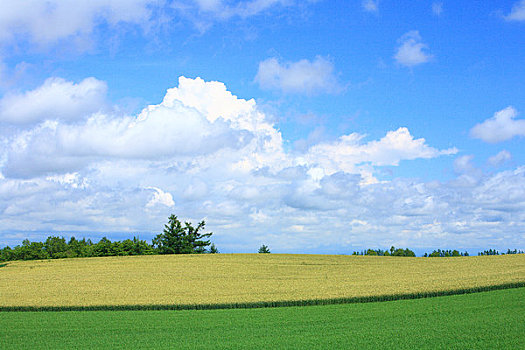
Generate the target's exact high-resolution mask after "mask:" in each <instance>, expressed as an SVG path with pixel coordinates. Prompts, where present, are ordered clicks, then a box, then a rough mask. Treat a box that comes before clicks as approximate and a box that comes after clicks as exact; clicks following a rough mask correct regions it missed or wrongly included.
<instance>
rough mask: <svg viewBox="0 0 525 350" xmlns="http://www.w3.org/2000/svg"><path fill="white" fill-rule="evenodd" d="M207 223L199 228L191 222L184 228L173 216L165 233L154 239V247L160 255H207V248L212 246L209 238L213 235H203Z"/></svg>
mask: <svg viewBox="0 0 525 350" xmlns="http://www.w3.org/2000/svg"><path fill="white" fill-rule="evenodd" d="M205 225H206V223H205V222H204V220H202V221H201V222H200V223H199V224H198V225H197V227H193V226H192V224H191V223H190V222H185V223H184V226H183V225H182V223H181V222H180V220H179V219H178V218H177V217H176V216H175V215H171V216H170V217H169V218H168V223H167V224H166V225H164V232H163V233H161V234H158V235H157V236H155V238H154V239H153V242H152V243H153V246H154V247H155V249H156V250H157V252H158V253H159V254H199V253H205V252H206V247H207V246H209V245H210V244H211V242H210V241H209V240H206V238H209V237H210V236H211V235H212V234H213V233H212V232H210V233H201V232H200V231H202V230H204V226H205Z"/></svg>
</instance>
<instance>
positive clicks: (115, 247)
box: [0, 215, 219, 261]
mask: <svg viewBox="0 0 525 350" xmlns="http://www.w3.org/2000/svg"><path fill="white" fill-rule="evenodd" d="M204 226H205V222H204V221H201V222H200V223H199V224H198V225H197V227H193V226H192V225H191V223H189V222H185V223H184V225H182V224H181V222H180V221H179V220H178V219H177V217H176V216H175V215H171V216H170V217H169V221H168V224H167V225H165V228H164V232H163V233H161V234H159V235H157V236H156V237H155V238H154V239H153V242H152V244H149V243H148V242H146V241H144V240H141V239H139V238H138V237H134V238H133V239H126V240H123V241H114V242H111V241H110V240H109V239H108V238H106V237H104V238H102V239H101V240H100V241H98V242H97V243H93V242H92V241H91V240H90V239H85V238H83V239H81V240H78V239H76V238H75V237H71V239H70V240H69V241H66V239H65V238H64V237H55V236H50V237H48V238H47V239H46V241H45V242H43V243H42V242H30V241H29V240H27V239H26V240H24V241H23V242H22V245H18V246H16V247H14V248H10V247H5V248H3V249H0V261H12V260H39V259H60V258H86V257H97V256H123V255H152V254H200V253H212V254H213V253H218V252H219V250H218V249H217V247H215V245H214V244H211V242H210V240H206V238H209V237H210V236H211V235H212V233H201V231H202V230H204ZM210 245H211V246H210ZM208 246H210V248H209V249H207V247H208Z"/></svg>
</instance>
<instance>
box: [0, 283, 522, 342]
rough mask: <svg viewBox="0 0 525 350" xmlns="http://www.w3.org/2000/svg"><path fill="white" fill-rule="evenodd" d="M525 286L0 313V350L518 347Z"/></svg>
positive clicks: (520, 338)
mask: <svg viewBox="0 0 525 350" xmlns="http://www.w3.org/2000/svg"><path fill="white" fill-rule="evenodd" d="M523 344H525V288H517V289H508V290H499V291H490V292H482V293H475V294H466V295H456V296H445V297H435V298H428V299H417V300H399V301H389V302H380V303H367V304H344V305H328V306H310V307H283V308H270V309H232V310H201V311H91V312H86V311H80V312H76V311H72V312H3V313H1V314H0V349H3V350H7V349H73V348H74V349H79V348H84V349H88V348H90V349H94V348H121V349H125V348H126V349H128V348H141V349H161V348H164V349H167V348H171V349H195V348H207V349H236V348H238V349H241V348H259V349H270V348H271V349H275V348H286V349H301V348H302V349H336V348H340V349H349V348H380V349H383V348H385V349H421V348H434V349H519V348H523Z"/></svg>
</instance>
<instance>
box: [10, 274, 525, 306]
mask: <svg viewBox="0 0 525 350" xmlns="http://www.w3.org/2000/svg"><path fill="white" fill-rule="evenodd" d="M523 287H525V281H522V282H511V283H503V284H495V285H489V286H478V287H469V288H460V289H451V290H439V291H430V292H416V293H400V294H388V295H370V296H359V297H342V298H331V299H305V300H279V301H257V302H245V303H207V304H149V305H144V304H143V305H139V304H137V305H89V306H0V312H35V311H37V312H38V311H43V312H44V311H57V312H59V311H140V310H144V311H146V310H214V309H256V308H275V307H287V306H315V305H335V304H357V303H372V302H384V301H395V300H409V299H423V298H432V297H440V296H447V295H460V294H470V293H479V292H489V291H492V290H502V289H511V288H523Z"/></svg>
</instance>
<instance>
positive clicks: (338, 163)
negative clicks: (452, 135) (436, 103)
mask: <svg viewBox="0 0 525 350" xmlns="http://www.w3.org/2000/svg"><path fill="white" fill-rule="evenodd" d="M363 138H364V135H360V134H357V133H353V134H350V135H343V136H341V137H340V138H339V139H338V140H337V141H335V142H330V143H320V144H318V145H315V146H313V147H311V148H310V149H309V151H308V153H307V155H306V159H307V160H308V163H310V164H317V165H319V166H320V167H321V168H322V169H324V171H325V172H326V173H327V174H332V173H335V172H337V171H344V172H347V173H361V174H362V175H365V174H367V173H368V165H369V164H370V165H372V166H385V165H391V166H397V165H399V162H400V161H401V160H411V159H417V158H434V157H438V156H440V155H450V154H455V153H457V150H456V149H455V148H451V149H446V150H438V149H435V148H433V147H430V146H428V145H426V143H425V139H423V138H420V139H414V137H413V136H412V135H411V134H410V132H409V131H408V129H407V128H399V129H397V130H396V131H389V132H387V134H386V135H385V136H384V137H383V138H381V139H380V140H375V141H370V142H367V143H362V140H363Z"/></svg>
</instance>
